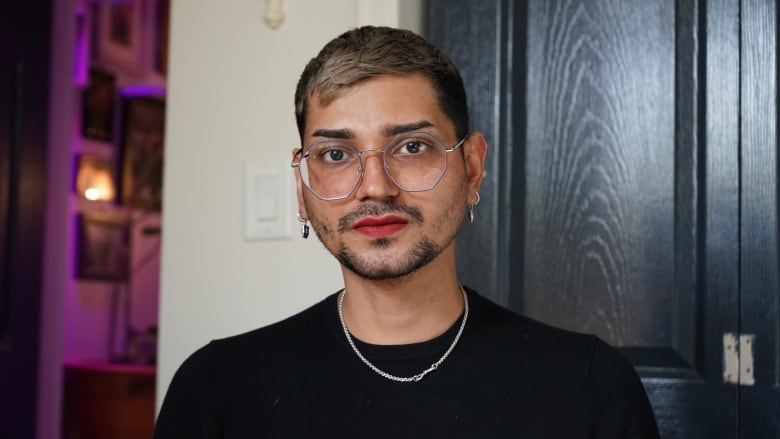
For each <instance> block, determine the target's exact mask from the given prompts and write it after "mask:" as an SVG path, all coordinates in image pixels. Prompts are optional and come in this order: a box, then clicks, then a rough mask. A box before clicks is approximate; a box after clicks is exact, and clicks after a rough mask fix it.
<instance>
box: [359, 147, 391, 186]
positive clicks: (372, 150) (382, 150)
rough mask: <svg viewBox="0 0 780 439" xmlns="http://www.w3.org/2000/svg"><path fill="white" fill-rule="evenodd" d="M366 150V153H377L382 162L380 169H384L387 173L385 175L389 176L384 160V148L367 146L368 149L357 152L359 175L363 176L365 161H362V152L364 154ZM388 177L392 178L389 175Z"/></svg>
mask: <svg viewBox="0 0 780 439" xmlns="http://www.w3.org/2000/svg"><path fill="white" fill-rule="evenodd" d="M367 152H368V153H370V152H375V153H378V154H379V160H380V162H381V163H382V169H384V171H385V174H387V176H388V177H390V174H389V173H388V171H389V170H390V169H389V168H388V167H387V162H386V161H385V148H382V149H376V148H369V149H364V150H362V151H358V152H357V155H358V161H359V163H360V175H361V177H362V176H363V172H364V171H365V162H364V161H363V154H365V153H367ZM390 179H391V180H392V179H393V178H392V177H390ZM358 184H360V183H358Z"/></svg>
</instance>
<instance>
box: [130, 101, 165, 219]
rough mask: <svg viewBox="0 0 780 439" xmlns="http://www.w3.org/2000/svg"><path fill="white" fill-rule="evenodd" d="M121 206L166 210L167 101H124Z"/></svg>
mask: <svg viewBox="0 0 780 439" xmlns="http://www.w3.org/2000/svg"><path fill="white" fill-rule="evenodd" d="M122 108H123V117H122V119H123V124H122V126H123V129H122V142H121V155H122V159H121V160H122V171H121V177H120V180H121V190H120V199H121V203H122V204H124V205H126V206H131V207H138V208H143V209H150V210H160V209H161V207H162V193H163V187H162V179H163V159H164V150H165V148H164V145H163V141H164V138H165V100H164V99H163V98H162V97H152V96H129V97H125V98H124V99H123V104H122Z"/></svg>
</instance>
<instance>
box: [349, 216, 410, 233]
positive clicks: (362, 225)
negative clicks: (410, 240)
mask: <svg viewBox="0 0 780 439" xmlns="http://www.w3.org/2000/svg"><path fill="white" fill-rule="evenodd" d="M408 223H409V221H407V220H406V219H404V218H402V217H400V216H396V215H385V216H382V217H365V218H363V219H361V220H360V221H356V222H355V223H354V224H353V225H352V229H353V230H355V231H356V232H358V233H362V234H363V235H366V236H369V237H371V238H386V237H388V236H391V235H393V234H395V233H397V232H398V231H400V230H401V229H403V228H404V227H406V225H407V224H408Z"/></svg>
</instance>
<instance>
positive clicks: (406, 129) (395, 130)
mask: <svg viewBox="0 0 780 439" xmlns="http://www.w3.org/2000/svg"><path fill="white" fill-rule="evenodd" d="M432 126H433V124H432V123H431V122H429V121H427V120H421V121H417V122H412V123H405V124H401V125H388V126H386V127H385V129H384V130H383V134H384V135H385V136H386V137H393V136H397V135H398V134H403V133H410V132H412V131H417V130H419V129H422V128H428V127H432Z"/></svg>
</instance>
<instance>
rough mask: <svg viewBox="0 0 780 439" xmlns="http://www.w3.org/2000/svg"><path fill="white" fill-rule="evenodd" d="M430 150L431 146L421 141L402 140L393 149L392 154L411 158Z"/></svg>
mask: <svg viewBox="0 0 780 439" xmlns="http://www.w3.org/2000/svg"><path fill="white" fill-rule="evenodd" d="M430 148H431V145H430V144H429V143H426V142H425V141H423V140H421V139H404V140H402V141H401V142H399V143H398V145H396V147H395V148H393V154H395V155H407V156H413V155H419V154H422V153H425V152H426V151H428V150H429V149H430Z"/></svg>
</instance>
